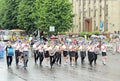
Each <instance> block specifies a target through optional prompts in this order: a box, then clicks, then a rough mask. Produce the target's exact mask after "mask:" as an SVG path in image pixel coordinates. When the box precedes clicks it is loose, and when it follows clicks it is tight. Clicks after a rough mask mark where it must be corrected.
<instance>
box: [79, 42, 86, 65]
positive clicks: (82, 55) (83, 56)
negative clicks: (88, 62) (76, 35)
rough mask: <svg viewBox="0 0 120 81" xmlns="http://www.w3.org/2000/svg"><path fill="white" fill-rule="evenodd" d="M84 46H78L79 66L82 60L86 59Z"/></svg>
mask: <svg viewBox="0 0 120 81" xmlns="http://www.w3.org/2000/svg"><path fill="white" fill-rule="evenodd" d="M85 48H86V46H85V45H84V44H83V43H81V44H80V46H79V51H80V57H81V64H83V63H84V59H85V57H86V50H85Z"/></svg>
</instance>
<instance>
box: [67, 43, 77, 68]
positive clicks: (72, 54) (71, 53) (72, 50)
mask: <svg viewBox="0 0 120 81" xmlns="http://www.w3.org/2000/svg"><path fill="white" fill-rule="evenodd" d="M75 50H76V48H75V45H74V43H72V44H71V45H70V46H69V56H70V64H71V65H72V66H74V64H75Z"/></svg>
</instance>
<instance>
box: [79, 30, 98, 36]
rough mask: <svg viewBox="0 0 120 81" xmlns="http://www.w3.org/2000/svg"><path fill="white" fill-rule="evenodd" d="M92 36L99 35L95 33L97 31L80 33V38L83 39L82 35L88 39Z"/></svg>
mask: <svg viewBox="0 0 120 81" xmlns="http://www.w3.org/2000/svg"><path fill="white" fill-rule="evenodd" d="M92 34H95V35H99V34H100V33H99V32H97V31H94V32H80V36H81V37H84V35H87V36H88V37H90V36H91V35H92Z"/></svg>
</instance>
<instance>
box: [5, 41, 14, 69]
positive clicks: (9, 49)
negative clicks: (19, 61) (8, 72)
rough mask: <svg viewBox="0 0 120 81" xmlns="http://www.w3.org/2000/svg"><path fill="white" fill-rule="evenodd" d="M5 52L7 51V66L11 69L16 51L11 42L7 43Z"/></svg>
mask: <svg viewBox="0 0 120 81" xmlns="http://www.w3.org/2000/svg"><path fill="white" fill-rule="evenodd" d="M5 50H6V60H7V66H8V68H9V67H11V64H12V60H13V55H14V49H13V47H12V44H11V42H10V41H8V42H7V46H6V48H5Z"/></svg>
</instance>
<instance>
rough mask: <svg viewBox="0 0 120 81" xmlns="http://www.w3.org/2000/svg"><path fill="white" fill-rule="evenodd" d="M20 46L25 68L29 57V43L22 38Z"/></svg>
mask: <svg viewBox="0 0 120 81" xmlns="http://www.w3.org/2000/svg"><path fill="white" fill-rule="evenodd" d="M22 48H23V55H24V68H25V69H26V67H27V63H28V58H29V49H30V45H29V43H28V42H27V41H26V40H24V42H23V44H22Z"/></svg>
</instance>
